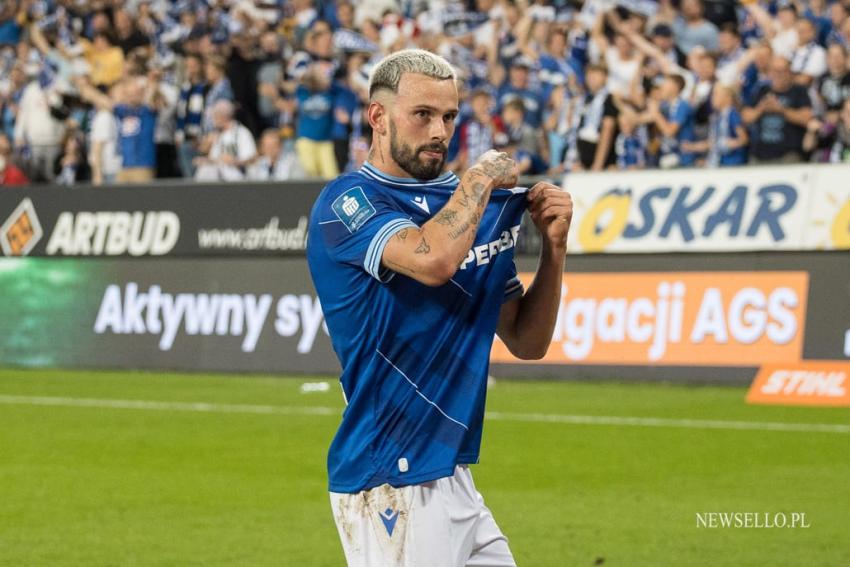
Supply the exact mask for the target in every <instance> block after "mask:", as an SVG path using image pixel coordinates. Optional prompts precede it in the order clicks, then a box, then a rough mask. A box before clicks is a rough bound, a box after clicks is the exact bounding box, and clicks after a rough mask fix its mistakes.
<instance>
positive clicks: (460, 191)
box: [381, 150, 518, 287]
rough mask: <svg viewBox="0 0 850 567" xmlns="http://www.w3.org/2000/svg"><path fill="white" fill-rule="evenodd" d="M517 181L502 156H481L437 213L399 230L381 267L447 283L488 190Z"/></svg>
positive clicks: (465, 249) (470, 239)
mask: <svg viewBox="0 0 850 567" xmlns="http://www.w3.org/2000/svg"><path fill="white" fill-rule="evenodd" d="M517 178H518V172H517V165H516V163H515V162H514V160H513V159H511V158H510V157H509V156H508V155H507V154H505V153H502V152H496V151H495V150H490V151H489V152H487V153H485V154H484V155H483V156H482V157H481V159H480V160H479V161H478V163H476V164H475V165H474V166H472V167H471V168H469V170H467V172H466V173H465V174H464V176H463V178H462V179H461V181H460V184H459V185H458V187H457V189H455V192H454V194H453V195H452V197H451V198H450V199H449V201H448V203H446V205H445V206H444V207H443V208H442V209H441V210H440V211H439V212H438V213H437V214H435V215H434V216H433V217H432V218H431V219H430V220H429V221H428V222H426V223H425V224H423V225H422V227H420V228H414V227H408V228H403V229H401V230H399V231H398V232H397V233H396V234H395V235H394V236H393V237H392V238H391V239H390V241H389V242H388V243H387V245H386V247H385V248H384V253H383V256H382V257H381V263H382V264H383V265H384V266H386V267H387V268H389V269H390V270H393V271H394V272H398V273H400V274H404V275H406V276H408V277H410V278H413V279H414V280H416V281H418V282H420V283H423V284H425V285H428V286H434V287H436V286H441V285H443V284H445V283H447V282H448V281H449V280H450V279H451V278H452V276H454V274H455V272H456V271H457V269H458V266H459V265H460V264H461V262H463V260H464V259H465V258H466V255H467V254H468V252H469V249H470V248H471V247H472V244H473V242H474V241H475V235H476V233H477V231H478V226H479V223H480V222H481V217H482V215H483V214H484V209H485V208H486V207H487V203H488V202H489V200H490V193H491V191H492V190H493V189H495V188H497V187H504V188H511V187H514V186H515V185H516V183H517Z"/></svg>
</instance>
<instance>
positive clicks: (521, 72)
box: [509, 65, 528, 89]
mask: <svg viewBox="0 0 850 567" xmlns="http://www.w3.org/2000/svg"><path fill="white" fill-rule="evenodd" d="M509 74H510V79H511V85H513V86H514V87H516V88H518V89H524V88H525V87H527V86H528V67H525V66H523V65H511V70H510V72H509Z"/></svg>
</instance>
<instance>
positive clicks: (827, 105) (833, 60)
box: [817, 44, 850, 127]
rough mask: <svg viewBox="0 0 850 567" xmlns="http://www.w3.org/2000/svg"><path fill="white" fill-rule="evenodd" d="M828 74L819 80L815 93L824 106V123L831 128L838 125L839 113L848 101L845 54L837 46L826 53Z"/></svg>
mask: <svg viewBox="0 0 850 567" xmlns="http://www.w3.org/2000/svg"><path fill="white" fill-rule="evenodd" d="M826 66H827V70H828V73H827V74H826V75H824V76H823V77H821V78H820V80H819V81H818V85H817V93H818V96H819V97H820V100H821V103H822V104H823V106H824V109H823V110H824V122H825V123H826V124H828V125H832V126H833V127H834V126H835V125H836V124H838V118H839V113H840V111H841V107H842V105H843V104H844V101H845V100H848V99H850V73H848V70H847V52H846V51H845V50H844V48H843V47H841V46H840V45H838V44H832V45H830V46H829V49H827V52H826Z"/></svg>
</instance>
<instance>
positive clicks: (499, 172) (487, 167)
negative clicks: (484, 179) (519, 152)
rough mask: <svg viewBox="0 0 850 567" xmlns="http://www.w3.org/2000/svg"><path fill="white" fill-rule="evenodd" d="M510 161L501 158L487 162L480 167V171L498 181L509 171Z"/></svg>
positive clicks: (503, 157)
mask: <svg viewBox="0 0 850 567" xmlns="http://www.w3.org/2000/svg"><path fill="white" fill-rule="evenodd" d="M511 167H512V166H511V160H510V159H509V158H507V157H505V156H502V157H500V158H498V159H496V160H495V161H491V162H490V161H488V162H486V163H484V164H482V165H481V170H482V171H483V172H484V174H485V175H487V176H489V177H490V178H491V179H499V178H501V177H504V176H506V175H507V174H508V173H510V171H511Z"/></svg>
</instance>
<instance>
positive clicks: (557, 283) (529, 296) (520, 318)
mask: <svg viewBox="0 0 850 567" xmlns="http://www.w3.org/2000/svg"><path fill="white" fill-rule="evenodd" d="M528 201H529V206H528V210H529V213H530V214H531V220H532V221H534V225H535V226H536V227H537V230H539V231H540V234H541V235H542V237H543V246H542V249H541V251H540V262H539V264H538V266H537V273H536V274H535V275H534V281H533V282H532V284H531V286H530V287H529V288H528V290H527V291H526V292H525V294H524V295H523V296H522V297H520V298H518V299H514V300H512V301H508V302H507V303H505V304H504V305H502V310H501V312H500V313H499V326H498V329H497V331H496V332H497V333H498V335H499V338H501V339H502V342H504V343H505V346H507V347H508V350H509V351H511V354H513V355H514V356H516V357H517V358H520V359H523V360H535V359H539V358H543V356H544V355H545V354H546V351H547V350H548V349H549V344H550V342H551V340H552V331H554V329H555V321H556V319H557V317H558V304H559V302H560V301H561V283H562V282H563V274H564V261H565V259H566V254H567V233H568V232H569V229H570V223H571V222H572V218H573V202H572V198H571V197H570V194H569V193H567V192H566V191H564V190H562V189H560V188H558V187H556V186H554V185H552V184H550V183H538V184H536V185H535V186H534V187H532V189H531V191H529V192H528Z"/></svg>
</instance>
